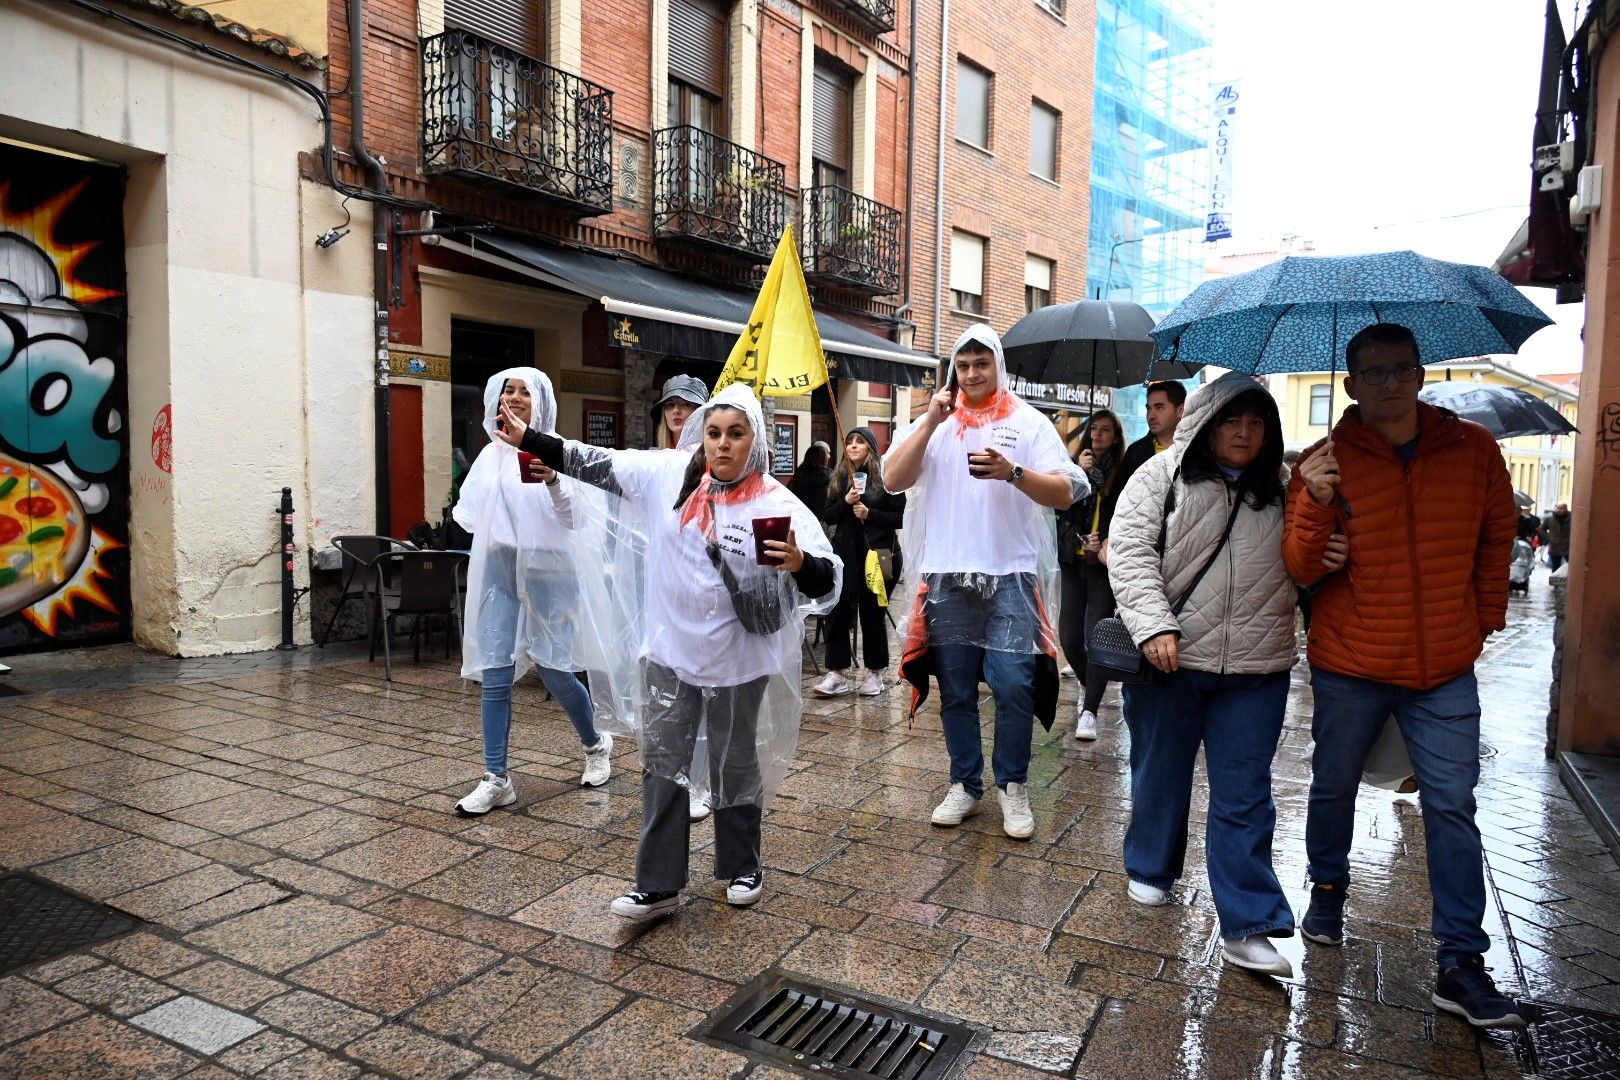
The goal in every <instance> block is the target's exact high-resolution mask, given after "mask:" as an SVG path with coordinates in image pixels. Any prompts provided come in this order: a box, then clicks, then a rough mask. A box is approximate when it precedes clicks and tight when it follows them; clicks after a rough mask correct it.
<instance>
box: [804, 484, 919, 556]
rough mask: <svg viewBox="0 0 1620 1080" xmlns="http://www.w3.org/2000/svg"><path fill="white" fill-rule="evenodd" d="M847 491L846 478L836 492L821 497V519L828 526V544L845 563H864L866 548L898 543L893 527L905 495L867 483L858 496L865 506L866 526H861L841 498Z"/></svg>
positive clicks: (901, 515) (902, 512) (900, 514)
mask: <svg viewBox="0 0 1620 1080" xmlns="http://www.w3.org/2000/svg"><path fill="white" fill-rule="evenodd" d="M848 491H849V482H848V481H847V480H846V481H845V482H844V483H843V484H841V485H840V486H839V490H838V494H837V495H835V496H833V497H832V498H828V499H825V501H824V502H823V503H822V508H821V520H822V521H824V522H826V523H827V524H828V525H830V526H832V546H833V550H834V551H836V552H837V553H838V555H839V557H840V558H842V559H843V560H844V562H845V563H849V564H864V563H865V561H866V553H867V551H868V550H882V549H884V548H889V549H893V548H896V547H898V546H899V545H898V544H897V542H896V540H895V531H896V530H897V529H899V528H900V526H901V523H902V521H904V519H905V512H906V497H905V495H904V494H901V493H897V492H893V491H884V490H883V489H881V488H879V489H876V490H874V489H873V488H872V487H870V486H868V487H867V489H866V494H864V495H862V496H861V500H860V501H861V502H863V503H865V504H866V509H867V515H866V527H865V528H862V527H861V522H860V519H859V518H857V517H856V516H855V510H854V509H853V507H851V506H850V504H849V503H847V502H845V501H844V495H845V493H847V492H848Z"/></svg>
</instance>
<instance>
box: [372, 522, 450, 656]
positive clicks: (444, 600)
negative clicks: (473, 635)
mask: <svg viewBox="0 0 1620 1080" xmlns="http://www.w3.org/2000/svg"><path fill="white" fill-rule="evenodd" d="M466 565H467V556H466V555H464V554H462V553H461V552H459V551H390V552H385V553H384V554H382V555H380V556H378V558H377V560H376V562H375V563H374V565H373V568H372V569H373V571H374V572H375V574H376V588H377V595H378V597H379V598H380V599H381V607H382V626H381V630H382V634H381V636H382V642H383V661H384V664H385V665H386V668H387V672H388V679H389V681H390V682H391V681H393V678H394V654H393V646H392V643H391V639H392V637H393V630H394V620H395V619H397V618H399V617H400V616H401V615H410V616H412V618H413V621H412V623H411V646H412V650H413V653H414V656H415V659H416V661H417V662H420V661H421V659H422V640H421V629H422V620H423V619H424V618H429V617H431V616H434V615H442V616H445V618H446V627H445V629H446V633H445V638H444V656H445V659H447V660H448V659H449V658H450V641H451V638H452V634H451V633H450V631H451V630H452V629H453V630H454V635H453V636H454V639H455V640H456V641H458V642H459V641H460V640H461V577H462V570H463V569H464V568H465V567H466ZM389 578H392V586H393V587H392V589H389V587H388V584H389V583H388V580H387V579H389ZM371 659H372V660H376V659H377V642H376V639H375V638H373V639H372V643H371Z"/></svg>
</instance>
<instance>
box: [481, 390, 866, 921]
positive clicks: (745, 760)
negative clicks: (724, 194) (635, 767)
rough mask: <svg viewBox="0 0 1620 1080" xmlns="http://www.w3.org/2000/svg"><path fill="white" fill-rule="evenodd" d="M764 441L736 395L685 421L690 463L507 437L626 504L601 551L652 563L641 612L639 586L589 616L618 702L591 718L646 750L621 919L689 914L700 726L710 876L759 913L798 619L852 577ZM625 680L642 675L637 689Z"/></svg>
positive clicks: (603, 686) (787, 753)
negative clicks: (632, 735) (637, 555)
mask: <svg viewBox="0 0 1620 1080" xmlns="http://www.w3.org/2000/svg"><path fill="white" fill-rule="evenodd" d="M763 432H764V421H763V418H762V416H761V411H760V406H759V401H758V399H757V398H755V397H754V393H753V391H752V390H750V389H748V388H747V387H746V386H743V385H740V384H735V383H734V384H732V385H731V386H728V387H726V388H725V389H724V390H722V391H721V392H720V393H718V394H716V395H715V396H714V397H713V398H711V399H710V400H709V401H708V402H707V403H706V404H705V405H703V406H702V407H700V408H699V409H698V410H697V411H695V412H694V413H693V414H692V416H691V417H690V418H688V420H687V421H686V425H685V429H684V430H683V432H682V439H681V448H682V449H690V450H691V451H692V452H691V453H690V454H689V455H687V456H685V457H684V459H683V457H682V456H678V455H674V454H669V453H667V452H663V451H646V450H606V449H603V448H601V447H595V446H589V445H586V444H584V443H579V442H574V441H572V440H564V439H559V438H557V437H556V436H554V435H548V434H542V433H539V432H536V431H533V430H529V431H519V430H518V429H517V428H514V430H513V432H512V433H510V434H506V435H503V436H502V438H503V439H505V440H506V441H508V442H510V443H512V444H513V445H521V446H522V447H523V448H524V449H525V450H527V451H529V452H531V453H534V454H536V455H538V456H539V457H540V459H541V460H542V461H544V462H545V463H546V464H547V465H548V466H550V467H552V468H554V469H557V470H558V471H559V472H561V473H563V474H564V475H566V476H572V477H577V478H578V479H579V480H581V481H583V482H584V483H587V484H591V485H594V486H596V487H599V488H602V489H603V490H605V491H608V492H609V493H611V494H614V495H617V496H619V499H616V500H612V501H610V503H609V510H608V518H609V520H608V521H607V522H606V523H605V528H606V529H607V533H606V534H605V535H607V534H610V535H612V536H613V537H614V539H615V543H614V544H612V545H611V547H612V548H613V549H614V550H615V551H619V550H622V549H625V548H634V547H637V546H639V547H640V548H641V550H642V553H643V557H642V560H641V565H643V566H644V567H645V573H644V575H642V579H644V587H641V595H639V596H634V595H633V596H626V595H625V592H626V591H627V589H628V590H634V589H635V588H637V587H638V586H636V585H631V586H626V587H624V588H620V589H618V590H616V591H612V592H606V593H603V594H601V595H600V596H599V598H598V599H597V600H595V601H592V602H588V603H587V604H586V608H587V610H588V611H589V612H590V619H591V621H592V625H593V627H594V628H595V629H594V633H595V634H596V636H597V637H598V638H600V641H601V645H600V649H599V653H600V655H601V657H602V662H601V665H600V666H601V668H602V670H601V671H600V672H598V670H597V667H595V666H591V667H589V671H590V674H591V690H592V693H593V695H596V696H597V700H598V702H599V704H600V703H602V702H604V701H606V702H611V705H610V707H609V708H608V709H606V710H599V711H604V712H606V713H608V714H610V715H611V717H612V719H611V720H609V721H607V722H618V723H634V724H635V725H636V726H637V727H638V728H639V731H638V735H639V738H640V741H641V745H640V751H641V760H642V767H643V776H642V828H641V841H640V845H639V848H638V851H637V856H636V883H635V888H634V889H633V890H632V891H630V892H628V893H626V894H625V895H623V896H621V897H619V898H618V899H616V900H614V901H613V903H612V905H611V910H612V911H613V912H614V913H615V914H618V915H622V916H624V917H626V918H630V919H643V918H646V917H648V916H650V915H653V914H655V913H657V912H660V911H665V910H668V909H670V908H673V907H676V906H677V905H678V904H679V903H680V891H681V889H683V888H684V887H685V885H686V883H687V862H688V848H689V843H690V828H691V823H690V821H689V820H688V815H687V796H686V788H687V787H688V785H689V784H690V768H691V761H692V754H693V750H694V745H695V743H696V738H697V732H698V728H699V726H700V725H705V724H706V725H707V729H708V764H709V773H710V775H709V780H710V784H711V785H712V789H713V800H714V831H715V844H714V859H715V865H714V874H715V877H716V878H717V879H719V880H721V881H725V882H727V885H726V892H725V897H726V901H727V902H728V903H730V904H733V905H738V906H743V905H748V904H753V903H755V902H756V901H757V900H758V899H759V896H760V892H761V889H762V888H763V878H764V874H763V865H762V861H761V854H760V831H761V830H760V825H761V818H762V815H763V811H764V807H765V805H766V803H767V801H768V800H769V798H770V796H771V795H772V794H773V793H774V792H775V790H776V787H777V786H778V785H779V784H780V783H781V781H782V778H783V777H784V776H785V775H786V773H787V770H788V767H789V764H790V763H791V761H792V759H793V753H794V750H795V748H796V746H797V743H798V730H799V713H800V705H801V701H800V686H799V683H800V679H799V663H800V659H799V658H800V651H801V649H802V647H803V641H804V620H805V618H806V616H808V615H811V614H821V613H824V612H825V611H827V610H828V609H829V608H831V606H832V604H833V603H834V601H835V600H836V598H837V596H838V587H839V580H840V577H841V575H842V569H843V568H842V565H841V564H840V563H839V561H838V560H837V559H835V558H834V557H833V552H832V548H831V545H829V544H828V543H827V539H826V535H825V534H824V533H823V532H822V529H821V527H820V524H819V522H818V521H817V520H816V518H815V516H814V515H813V514H812V513H811V512H810V511H809V509H808V508H806V507H805V506H804V504H803V503H801V502H800V501H799V500H798V499H797V498H795V497H794V496H793V494H792V493H791V492H789V491H788V490H787V489H786V488H785V487H783V486H782V485H781V484H779V483H778V482H777V481H776V480H775V479H773V478H772V477H771V476H770V473H769V443H768V440H767V439H766V437H765V435H764V434H763ZM781 518H787V519H788V521H787V531H786V535H785V538H783V539H767V538H765V537H762V536H760V535H759V534H760V533H761V532H762V531H770V530H776V535H781V533H780V531H779V530H780V529H781V526H782V522H781V521H771V520H770V519H781ZM640 523H644V525H642V524H640ZM638 528H644V529H645V532H644V534H642V535H636V530H637V529H638ZM756 537H758V539H757V540H756ZM609 546H610V545H608V544H605V543H600V542H598V541H597V540H596V539H595V533H594V532H591V531H590V530H587V532H586V534H585V539H584V543H583V546H582V551H581V556H580V558H581V559H582V560H585V559H591V558H593V557H594V558H597V559H598V560H600V558H601V556H600V552H601V551H603V550H606V549H607V548H608V547H609ZM593 551H595V552H597V554H595V555H593V554H592V552H593ZM580 577H581V580H582V581H590V582H593V583H600V582H604V581H605V582H612V581H614V580H618V578H619V575H618V574H616V573H615V571H614V569H613V567H611V566H606V567H603V568H602V569H601V570H600V571H598V569H597V568H596V567H593V566H588V565H585V564H584V563H582V565H581V568H580ZM623 580H625V581H626V582H636V581H639V580H641V579H637V578H636V577H635V575H631V574H627V575H623ZM627 639H628V641H629V645H628V649H626V647H625V642H626V640H627ZM627 668H630V669H633V670H635V671H636V678H635V679H634V684H633V685H629V686H626V685H624V683H625V682H626V680H625V678H624V672H625V670H626V669H627ZM626 714H628V715H626Z"/></svg>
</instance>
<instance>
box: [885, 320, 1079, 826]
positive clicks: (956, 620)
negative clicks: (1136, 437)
mask: <svg viewBox="0 0 1620 1080" xmlns="http://www.w3.org/2000/svg"><path fill="white" fill-rule="evenodd" d="M883 471H884V475H885V476H886V477H887V478H888V485H889V488H890V490H892V491H905V492H907V499H908V501H907V503H906V517H905V542H904V550H905V565H906V567H907V577H908V578H909V582H908V586H907V587H908V591H909V592H910V597H909V599H910V604H911V607H910V611H909V613H908V614H907V616H906V618H905V620H904V621H903V622H902V623H901V624H900V625H901V627H902V631H903V633H904V634H905V644H904V647H903V650H902V656H901V661H900V675H901V678H903V679H905V680H907V681H908V682H910V683H911V684H912V687H913V691H912V704H911V711H912V713H913V714H915V713H916V711H917V708H918V706H919V705H921V704H922V701H923V699H924V698H925V697H926V696H927V694H928V679H929V676H933V677H934V678H935V679H936V680H938V682H939V696H940V718H941V721H942V722H943V724H944V728H945V745H946V748H947V750H948V751H949V752H950V758H951V788H950V791H949V792H948V793H947V794H946V796H945V798H944V800H943V801H942V802H941V803H940V804H939V806H938V807H936V808H935V810H934V814H933V819H932V820H933V823H934V824H935V825H942V826H954V825H960V824H961V823H962V821H963V819H964V818H967V817H969V816H970V815H972V814H976V813H978V811H979V799H980V797H981V796H982V794H983V790H984V752H983V748H982V742H981V739H980V734H979V680H980V678H981V676H982V678H983V680H984V681H985V682H986V683H988V684H989V685H990V690H991V692H992V693H993V694H994V695H995V699H996V744H995V751H994V755H993V757H992V768H993V771H994V774H995V780H996V786H997V788H998V789H999V790H1000V802H1001V818H1002V829H1003V831H1004V832H1006V834H1007V835H1008V836H1011V837H1013V838H1015V839H1026V838H1028V837H1029V836H1031V835H1033V833H1034V831H1035V818H1034V815H1033V813H1032V812H1031V811H1030V808H1029V787H1028V784H1029V757H1030V739H1031V737H1032V736H1033V733H1034V720H1035V717H1036V716H1039V717H1040V719H1041V724H1042V726H1044V727H1045V728H1047V729H1048V730H1050V729H1051V727H1052V720H1053V718H1054V716H1055V714H1056V710H1057V689H1058V676H1057V642H1056V635H1055V633H1054V632H1053V629H1052V628H1053V626H1054V625H1056V622H1057V610H1056V604H1057V598H1058V584H1057V540H1056V530H1055V527H1054V519H1053V515H1052V513H1051V511H1052V510H1053V509H1063V508H1065V507H1068V506H1070V505H1071V504H1073V503H1074V501H1075V500H1076V499H1080V498H1083V497H1084V496H1085V495H1086V494H1087V493H1088V492H1089V491H1090V490H1091V485H1090V483H1089V482H1088V481H1087V480H1086V476H1085V474H1084V473H1083V472H1081V470H1080V469H1079V467H1078V466H1076V465H1075V464H1074V462H1073V461H1072V460H1070V458H1069V453H1068V450H1067V449H1066V448H1065V447H1064V445H1063V440H1062V439H1061V438H1060V437H1059V436H1058V433H1057V430H1056V429H1055V428H1053V426H1052V424H1051V421H1049V420H1048V419H1046V417H1044V416H1042V415H1041V414H1040V413H1039V412H1037V411H1036V410H1035V409H1034V408H1032V407H1031V406H1029V405H1027V404H1025V403H1024V401H1023V400H1021V399H1020V398H1019V397H1018V396H1017V395H1016V394H1014V393H1013V392H1012V390H1011V389H1010V388H1009V386H1008V380H1007V364H1006V360H1005V359H1004V357H1003V356H1002V352H1001V339H1000V338H998V337H997V336H996V332H995V331H994V330H992V329H990V327H988V326H986V325H984V324H983V323H976V324H975V325H973V326H971V327H969V328H968V330H967V331H966V332H965V333H964V334H963V335H962V336H961V337H960V338H959V339H957V342H956V345H955V347H954V348H953V349H952V350H951V369H950V374H949V377H948V379H947V382H946V385H945V387H944V388H943V389H941V390H940V391H939V392H938V393H937V394H935V395H934V396H933V397H932V398H931V399H930V400H929V403H928V410H927V411H926V412H925V413H923V414H922V415H921V416H920V417H918V418H917V419H916V420H915V421H913V422H912V423H911V424H910V425H908V426H907V427H906V428H904V429H903V430H902V431H901V432H900V433H899V434H897V435H896V436H895V438H894V443H893V445H892V446H891V447H890V449H889V452H888V454H887V455H886V456H885V457H884V459H883Z"/></svg>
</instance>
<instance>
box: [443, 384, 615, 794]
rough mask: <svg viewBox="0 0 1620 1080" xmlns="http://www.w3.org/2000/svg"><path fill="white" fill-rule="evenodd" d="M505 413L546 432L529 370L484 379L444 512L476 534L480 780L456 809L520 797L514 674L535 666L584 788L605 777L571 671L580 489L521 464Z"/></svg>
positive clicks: (543, 403)
mask: <svg viewBox="0 0 1620 1080" xmlns="http://www.w3.org/2000/svg"><path fill="white" fill-rule="evenodd" d="M502 410H505V412H506V414H507V415H509V416H510V417H511V418H512V420H511V422H512V423H515V424H517V425H519V426H521V427H524V428H527V429H530V430H533V431H551V430H553V428H554V427H555V425H556V422H557V399H556V396H555V395H554V394H553V393H552V390H551V380H550V379H548V378H546V376H545V375H544V374H543V373H542V372H541V371H539V370H538V369H537V368H530V367H517V368H508V369H507V370H505V371H500V372H496V373H495V375H493V376H491V377H490V380H489V382H488V383H487V384H486V385H485V387H484V430H485V432H486V433H488V434H489V436H490V441H489V445H488V446H485V447H484V448H483V449H482V450H480V451H479V453H478V457H477V459H476V460H474V461H473V464H472V468H471V469H469V470H467V478H466V480H464V481H462V484H461V497H460V499H458V500H457V502H456V506H455V509H454V510H453V511H452V515H453V516H454V517H455V519H456V523H457V524H459V525H460V526H461V527H462V528H464V529H466V530H467V531H468V532H470V533H472V535H473V543H472V560H471V563H470V565H469V567H468V571H467V610H466V612H465V617H464V619H463V623H462V625H463V634H462V637H463V640H462V645H461V674H462V677H463V678H467V679H477V680H478V681H479V682H481V683H482V684H483V695H482V696H483V704H482V714H483V728H484V778H483V780H481V781H480V782H479V784H478V786H477V787H476V788H474V789H473V790H472V792H471V793H470V794H468V795H467V796H466V798H464V799H462V800H461V801H460V802H458V803H456V812H457V813H458V814H461V815H463V816H478V815H481V814H487V813H489V811H491V810H493V809H495V808H496V807H498V806H510V805H512V804H513V803H514V802H516V801H517V791H516V789H515V788H514V787H513V786H512V780H511V778H510V777H509V776H507V774H506V748H507V743H508V741H509V739H510V736H511V731H512V682H513V679H514V677H517V676H520V675H522V673H523V672H524V671H527V670H528V668H529V666H530V665H531V664H532V665H534V666H537V667H539V669H540V678H541V680H542V681H543V682H544V683H545V684H546V689H547V690H549V691H551V696H552V697H554V698H556V699H557V703H558V704H559V705H561V706H562V707H563V711H564V712H565V713H567V714H568V719H569V720H570V721H571V722H572V723H573V725H574V730H575V732H576V733H577V734H578V735H579V741H580V743H581V745H583V746H584V747H585V773H584V776H582V777H581V779H580V784H581V785H583V786H584V787H600V786H601V785H602V784H605V783H607V781H608V776H609V774H610V773H611V771H612V765H611V758H610V755H611V754H612V753H613V737H612V736H611V735H608V734H606V733H605V732H604V733H601V734H598V733H597V730H596V725H595V722H594V716H593V713H592V710H591V695H590V691H589V690H587V689H586V688H585V684H584V683H582V682H580V680H579V676H578V675H576V674H575V671H577V670H578V669H579V668H580V667H581V666H582V665H581V664H579V662H578V657H577V655H576V649H575V632H574V631H575V622H576V609H577V606H578V599H579V595H578V594H579V590H578V588H577V587H576V585H575V582H574V566H573V559H572V554H571V552H572V544H571V543H570V541H569V538H568V533H569V531H570V530H571V529H572V528H573V525H574V519H573V515H574V510H575V506H574V500H575V499H578V498H580V497H581V496H582V495H583V494H584V493H583V492H582V491H581V490H580V489H579V487H578V485H577V484H576V483H575V482H574V481H572V480H565V479H564V478H562V477H560V476H558V475H557V474H556V473H554V472H552V471H551V470H550V469H548V468H546V466H545V465H543V464H541V463H540V462H539V461H534V460H527V461H526V460H523V459H521V458H519V456H518V452H517V451H516V450H514V449H513V448H512V447H511V446H509V445H507V444H506V443H505V442H503V441H502V440H501V439H500V437H499V436H500V430H499V428H500V425H501V424H502V423H504V421H503V420H502V419H501V413H502Z"/></svg>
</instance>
